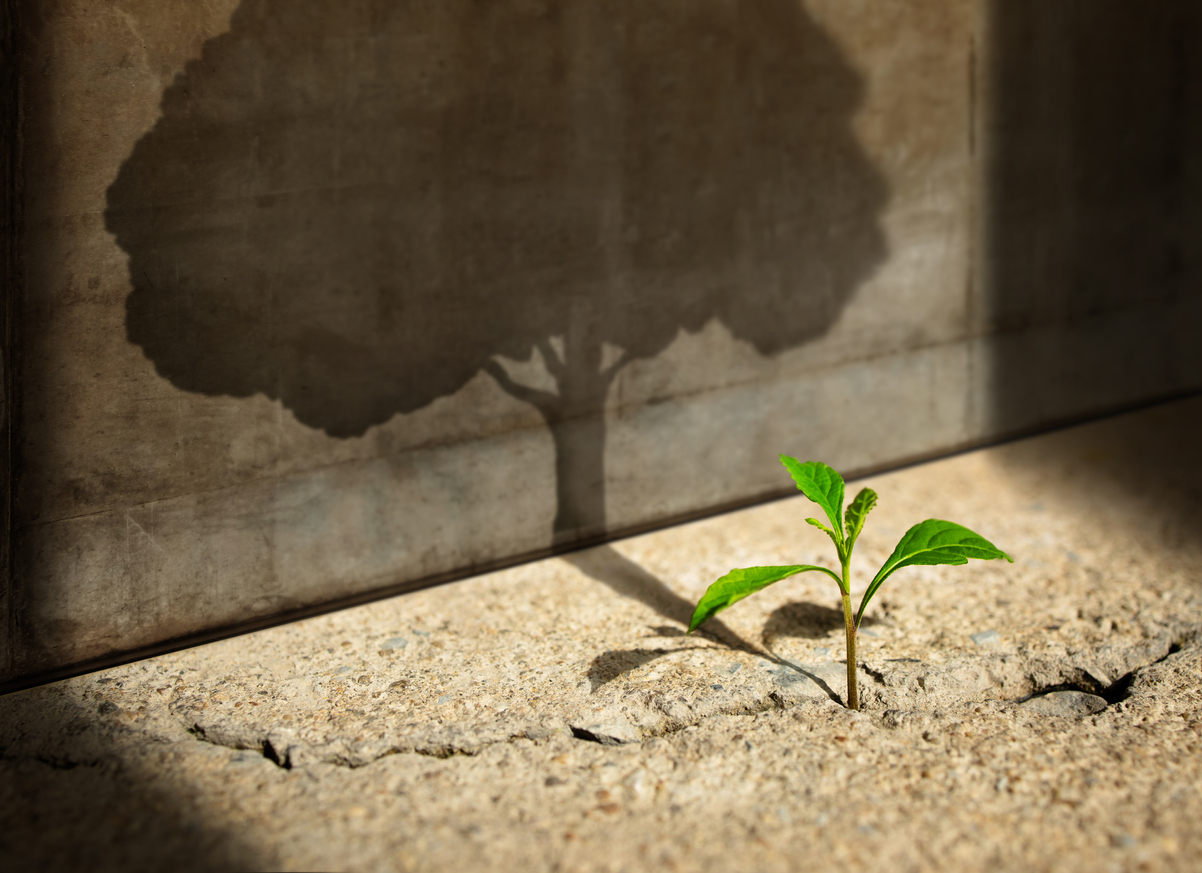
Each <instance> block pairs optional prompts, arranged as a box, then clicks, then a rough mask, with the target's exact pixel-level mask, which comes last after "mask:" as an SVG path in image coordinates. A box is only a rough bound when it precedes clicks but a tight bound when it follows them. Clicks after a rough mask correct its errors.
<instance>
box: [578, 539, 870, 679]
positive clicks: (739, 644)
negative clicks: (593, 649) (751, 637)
mask: <svg viewBox="0 0 1202 873" xmlns="http://www.w3.org/2000/svg"><path fill="white" fill-rule="evenodd" d="M563 559H564V560H565V561H567V562H568V563H569V564H571V565H572V566H573V567H575V568H576V569H578V570H579V571H580V572H582V573H584V574H585V575H586V576H588V577H589V578H590V579H595V580H596V581H598V582H600V583H602V584H603V585H607V586H608V587H609V588H611V589H612V590H613V591H614V592H615V593H617V594H621V595H622V596H623V597H629V598H631V599H633V600H637V601H638V602H639V603H642V604H644V605H645V606H649V607H651V608H652V609H654V610H655V611H656V612H657V613H659V614H660V615H662V616H663V617H664V618H667V619H669V620H671V621H675V622H678V623H679V625H680V627H673V626H670V625H659V626H656V627H654V628H652V631H653V632H654V633H655V635H656V636H657V637H669V638H670V637H683V636H684V635H685V632H684V628H687V627H688V626H689V620H690V619H691V618H692V617H693V609H694V606H695V604H694V603H692V602H691V601H689V600H686V599H685V598H683V597H681V596H680V595H679V594H677V593H676V592H675V591H673V590H672V589H671V588H669V587H668V586H667V585H666V584H665V583H664V582H663V580H661V579H659V578H658V577H656V576H654V575H653V574H651V573H649V572H647V571H646V570H645V569H643V568H642V567H640V566H639V565H638V564H636V563H635V562H634V561H632V560H630V559H629V558H627V557H626V556H625V555H623V554H622V553H621V552H619V551H618V550H617V549H615V548H613V547H612V546H608V545H606V546H598V547H597V548H594V549H588V550H586V551H582V552H573V553H571V554H568V555H564V556H563ZM809 605H810V606H813V604H809ZM815 608H816V609H822V607H815ZM779 611H780V610H778V612H779ZM838 616H839V627H842V626H843V613H841V612H840V613H838ZM867 622H868V620H867V619H865V623H867ZM790 626H794V625H790ZM696 636H699V637H703V638H705V639H709V640H712V641H713V642H716V643H718V644H719V645H722V646H725V647H726V648H728V649H733V650H735V651H740V652H747V653H748V654H751V655H755V656H756V657H757V658H764V659H765V660H768V661H771V662H772V663H774V664H776V665H777V666H778V667H779V668H781V669H786V670H794V671H796V672H798V673H801V674H802V675H804V676H807V677H808V678H810V679H813V680H814V681H815V682H817V683H818V684H819V685H820V686H822V688H823V689H825V690H826V691H827V693H828V694H831V696H832V697H833V698H834V699H835V700H838V699H839V698H838V697H835V695H834V694H833V692H831V691H830V689H829V688H827V686H826V684H825V683H823V682H822V680H820V679H818V678H817V677H815V676H812V675H810V674H809V673H807V672H806V671H805V670H804V669H802V668H800V667H798V666H797V665H796V664H793V663H791V662H790V661H787V660H785V659H784V658H781V657H779V656H777V655H775V654H773V653H772V652H771V651H768V650H766V649H765V648H760V647H758V646H756V645H754V644H753V643H750V642H748V641H747V640H745V639H743V638H742V637H741V636H739V635H738V634H737V633H735V632H734V631H733V630H731V629H730V628H729V627H727V626H726V625H725V624H723V623H722V622H721V621H720V620H718V619H714V618H711V619H710V620H709V621H707V622H706V623H705V627H704V628H699V629H698V630H697V632H696ZM704 648H707V647H706V646H684V647H681V648H674V649H646V648H638V649H625V650H610V651H607V652H605V653H603V654H601V655H598V656H597V657H596V658H594V659H593V661H592V664H591V665H590V666H589V670H588V678H589V682H590V683H592V690H593V691H596V690H597V689H598V688H600V687H601V686H603V685H606V684H608V683H610V682H612V681H614V680H615V679H617V678H619V677H621V676H623V675H625V674H627V673H630V672H632V671H634V670H637V669H638V668H639V667H642V666H645V665H647V664H649V663H651V662H652V661H654V660H655V659H656V658H661V657H664V656H665V655H673V654H676V653H677V652H689V651H696V650H700V649H704Z"/></svg>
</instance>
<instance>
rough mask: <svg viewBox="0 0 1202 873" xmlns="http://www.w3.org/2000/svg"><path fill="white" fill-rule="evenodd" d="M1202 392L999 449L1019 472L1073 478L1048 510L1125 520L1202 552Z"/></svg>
mask: <svg viewBox="0 0 1202 873" xmlns="http://www.w3.org/2000/svg"><path fill="white" fill-rule="evenodd" d="M1200 434H1202V397H1197V396H1195V397H1192V398H1189V399H1186V400H1179V401H1175V402H1171V403H1164V404H1161V405H1159V406H1156V407H1153V408H1150V409H1143V410H1140V411H1139V412H1133V413H1129V414H1127V415H1120V416H1115V417H1112V418H1110V419H1107V420H1106V421H1101V422H1094V423H1092V424H1089V425H1087V426H1082V427H1079V428H1068V429H1065V430H1062V431H1058V432H1057V433H1054V434H1048V435H1046V436H1044V437H1041V438H1040V439H1037V440H1024V441H1019V442H1016V443H1012V444H1010V445H1008V446H1004V447H1002V448H1000V449H998V450H997V451H996V453H995V457H996V459H997V460H998V462H1000V463H1002V464H1004V465H1007V466H1008V467H1010V469H1012V470H1013V471H1014V475H1015V476H1027V477H1029V476H1039V471H1040V470H1041V469H1049V470H1054V471H1055V475H1056V477H1057V480H1058V481H1061V482H1064V481H1065V480H1064V477H1065V476H1066V475H1067V477H1068V482H1069V485H1068V486H1067V487H1062V488H1061V489H1060V490H1059V491H1058V492H1057V493H1054V494H1048V495H1047V497H1046V500H1044V501H1041V502H1040V503H1041V505H1040V507H1038V508H1040V509H1047V510H1049V511H1053V510H1055V509H1056V508H1057V507H1059V508H1061V509H1063V508H1064V507H1066V506H1067V507H1073V508H1075V509H1076V510H1078V511H1082V512H1097V513H1105V514H1107V515H1108V516H1110V517H1117V518H1120V519H1123V520H1124V522H1125V523H1126V524H1127V525H1128V526H1129V528H1130V529H1131V530H1138V531H1140V535H1141V536H1143V537H1145V538H1146V539H1147V541H1148V542H1149V543H1154V544H1156V547H1157V548H1162V549H1166V550H1171V551H1184V550H1194V551H1202V436H1200Z"/></svg>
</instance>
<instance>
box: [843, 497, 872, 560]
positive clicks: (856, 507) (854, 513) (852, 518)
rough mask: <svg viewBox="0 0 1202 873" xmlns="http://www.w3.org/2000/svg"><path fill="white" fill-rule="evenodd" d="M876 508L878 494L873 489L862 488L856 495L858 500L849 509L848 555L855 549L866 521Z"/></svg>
mask: <svg viewBox="0 0 1202 873" xmlns="http://www.w3.org/2000/svg"><path fill="white" fill-rule="evenodd" d="M874 506H876V492H875V491H873V490H872V489H871V488H862V489H861V490H860V493H859V494H857V495H856V499H855V500H853V501H852V502H851V506H849V507H847V552H848V554H851V550H852V549H853V548H854V547H855V544H856V540H857V539H858V538H859V536H860V531H861V530H863V529H864V519H866V518H868V513H870V512H872V507H874Z"/></svg>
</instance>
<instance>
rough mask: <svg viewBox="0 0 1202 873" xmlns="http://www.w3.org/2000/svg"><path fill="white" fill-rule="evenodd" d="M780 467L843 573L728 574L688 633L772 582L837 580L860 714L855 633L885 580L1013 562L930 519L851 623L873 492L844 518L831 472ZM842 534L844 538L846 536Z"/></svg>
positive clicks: (853, 697) (963, 531)
mask: <svg viewBox="0 0 1202 873" xmlns="http://www.w3.org/2000/svg"><path fill="white" fill-rule="evenodd" d="M780 461H781V463H782V464H784V465H785V468H786V469H787V470H788V471H789V474H790V475H791V476H792V477H793V481H794V482H796V483H797V487H798V489H800V490H801V493H802V494H804V495H805V496H806V497H808V498H809V499H810V500H812V501H813V502H814V503H817V504H818V505H819V506H820V507H822V511H823V512H825V513H826V517H827V518H828V519H830V523H831V526H830V527H827V526H826V525H825V524H823V523H822V522H820V521H819V520H818V519H816V518H807V519H806V521H807V522H809V523H810V524H812V525H813V526H814V527H816V528H819V529H821V530H823V531H825V532H826V534H827V536H829V537H830V538H831V541H832V542H833V543H834V544H835V551H836V552H838V554H839V565H840V566H841V567H842V568H843V573H842V575H841V576H840V575H839V574H838V573H836V572H835V571H834V570H828V569H827V568H826V567H816V566H814V565H812V564H795V565H793V566H791V567H747V568H745V569H743V570H731V571H730V572H729V573H727V574H726V575H725V576H723V577H722V578H721V579H719V580H718V581H717V582H715V583H714V584H713V585H711V586H710V587H709V589H708V590H707V591H706V592H705V594H704V595H703V596H702V598H701V600H700V601H699V602H698V603H697V609H696V610H695V611H694V612H693V620H692V621H690V622H689V633H692V632H693V631H695V630H696V629H697V628H698V627H699V626H701V624H702V623H704V622H705V621H706V620H707V619H709V618H712V617H713V616H714V615H716V614H717V613H719V612H721V611H722V610H724V609H726V608H727V607H728V606H733V605H734V604H736V603H738V602H739V601H740V600H742V599H743V598H744V597H746V596H748V595H749V594H754V593H755V592H757V591H759V590H760V589H762V588H767V587H768V586H769V585H771V584H772V583H773V582H779V581H780V580H781V579H787V578H788V577H790V576H795V575H797V574H798V573H805V572H806V571H808V570H815V571H817V572H819V573H825V574H826V575H828V576H830V577H831V578H832V579H834V580H835V583H836V584H837V585H838V586H839V590H840V591H841V592H842V593H843V622H844V624H845V625H846V627H847V706H848V708H849V709H859V708H860V694H859V691H858V690H857V688H856V631H857V629H858V628H859V627H860V622H861V621H862V620H863V618H864V610H865V609H866V608H867V606H868V602H869V601H870V600H872V596H873V595H874V594H876V593H877V591H878V590H880V587H881V585H882V584H884V582H885V580H886V579H888V578H889V577H890V576H892V575H893V573H894V572H896V571H897V570H900V569H901V568H902V567H909V566H913V565H915V564H967V563H968V559H969V558H980V559H982V560H990V559H993V558H1005V559H1006V560H1007V561H1009V562H1010V563H1014V559H1013V558H1011V557H1010V556H1009V555H1007V554H1006V553H1005V552H1003V551H1002V550H1001V549H999V548H998V547H997V546H995V545H994V544H993V543H991V542H989V540H987V539H985V538H984V537H982V536H980V535H978V534H975V533H973V532H972V531H970V530H969V529H968V528H966V527H963V526H961V525H958V524H954V523H952V522H950V521H939V520H938V519H935V518H928V519H927V520H926V521H920V522H919V523H918V524H916V525H914V527H912V528H910V529H909V530H908V531H906V533H905V536H903V537H902V538H901V541H900V542H899V543H898V544H897V547H896V548H895V549H894V550H893V554H892V555H890V556H889V560H887V561H885V563H884V565H883V566H882V567H881V569H880V570H878V571H877V574H876V576H874V577H873V579H872V581H871V582H870V583H869V584H868V589H867V590H866V591H865V592H864V599H863V600H861V601H860V610H859V612H858V613H857V614H856V616H855V618H852V614H851V552H852V549H854V548H855V546H856V540H857V539H859V537H860V531H861V530H863V529H864V519H865V518H867V517H868V513H869V512H870V511H871V510H872V507H874V506H876V492H875V491H873V490H872V489H871V488H864V489H862V490H861V491H860V493H859V494H857V495H856V499H855V500H853V501H852V502H851V505H850V506H848V507H847V515H846V518H845V517H844V513H843V489H844V485H843V477H842V476H840V475H839V473H838V472H837V471H836V470H834V469H833V468H831V467H828V466H827V465H826V464H823V463H821V462H820V461H807V462H806V463H804V464H803V463H801V462H800V461H798V460H797V459H796V458H790V457H788V456H787V455H781V456H780ZM845 531H846V532H845Z"/></svg>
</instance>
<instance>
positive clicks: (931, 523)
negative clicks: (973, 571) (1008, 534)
mask: <svg viewBox="0 0 1202 873" xmlns="http://www.w3.org/2000/svg"><path fill="white" fill-rule="evenodd" d="M969 558H978V559H980V560H983V561H989V560H992V559H994V558H1005V559H1006V560H1007V561H1009V562H1010V563H1012V564H1013V563H1014V559H1013V558H1011V557H1010V556H1009V555H1007V554H1006V553H1005V552H1003V551H1002V550H1001V549H999V548H998V547H997V546H995V545H994V544H993V543H991V542H989V540H987V539H985V538H984V537H983V536H981V535H980V534H978V533H973V532H972V531H970V530H969V529H968V528H966V527H964V526H963V525H959V524H956V523H955V522H951V521H940V520H939V519H937V518H928V519H927V520H926V521H920V522H919V523H918V524H916V525H914V527H912V528H910V529H909V530H908V531H906V533H905V535H904V536H903V537H902V538H901V541H900V542H899V543H898V544H897V547H896V548H895V549H894V550H893V554H892V555H890V556H889V560H887V561H885V563H884V565H883V566H882V567H881V569H880V570H879V571H877V574H876V576H875V577H874V578H873V580H872V582H871V583H869V585H868V590H867V591H865V592H864V599H863V600H862V601H860V611H859V613H858V614H857V615H856V626H857V627H858V626H859V624H860V619H862V618H863V617H864V609H865V608H866V607H867V606H868V601H870V600H871V599H872V596H873V595H874V594H876V592H877V590H878V589H879V588H880V587H881V585H882V584H884V581H885V580H886V579H888V578H889V577H890V576H891V575H893V573H894V572H896V571H897V570H900V569H901V568H902V567H912V566H914V565H916V564H927V565H930V564H967V563H968V559H969Z"/></svg>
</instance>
